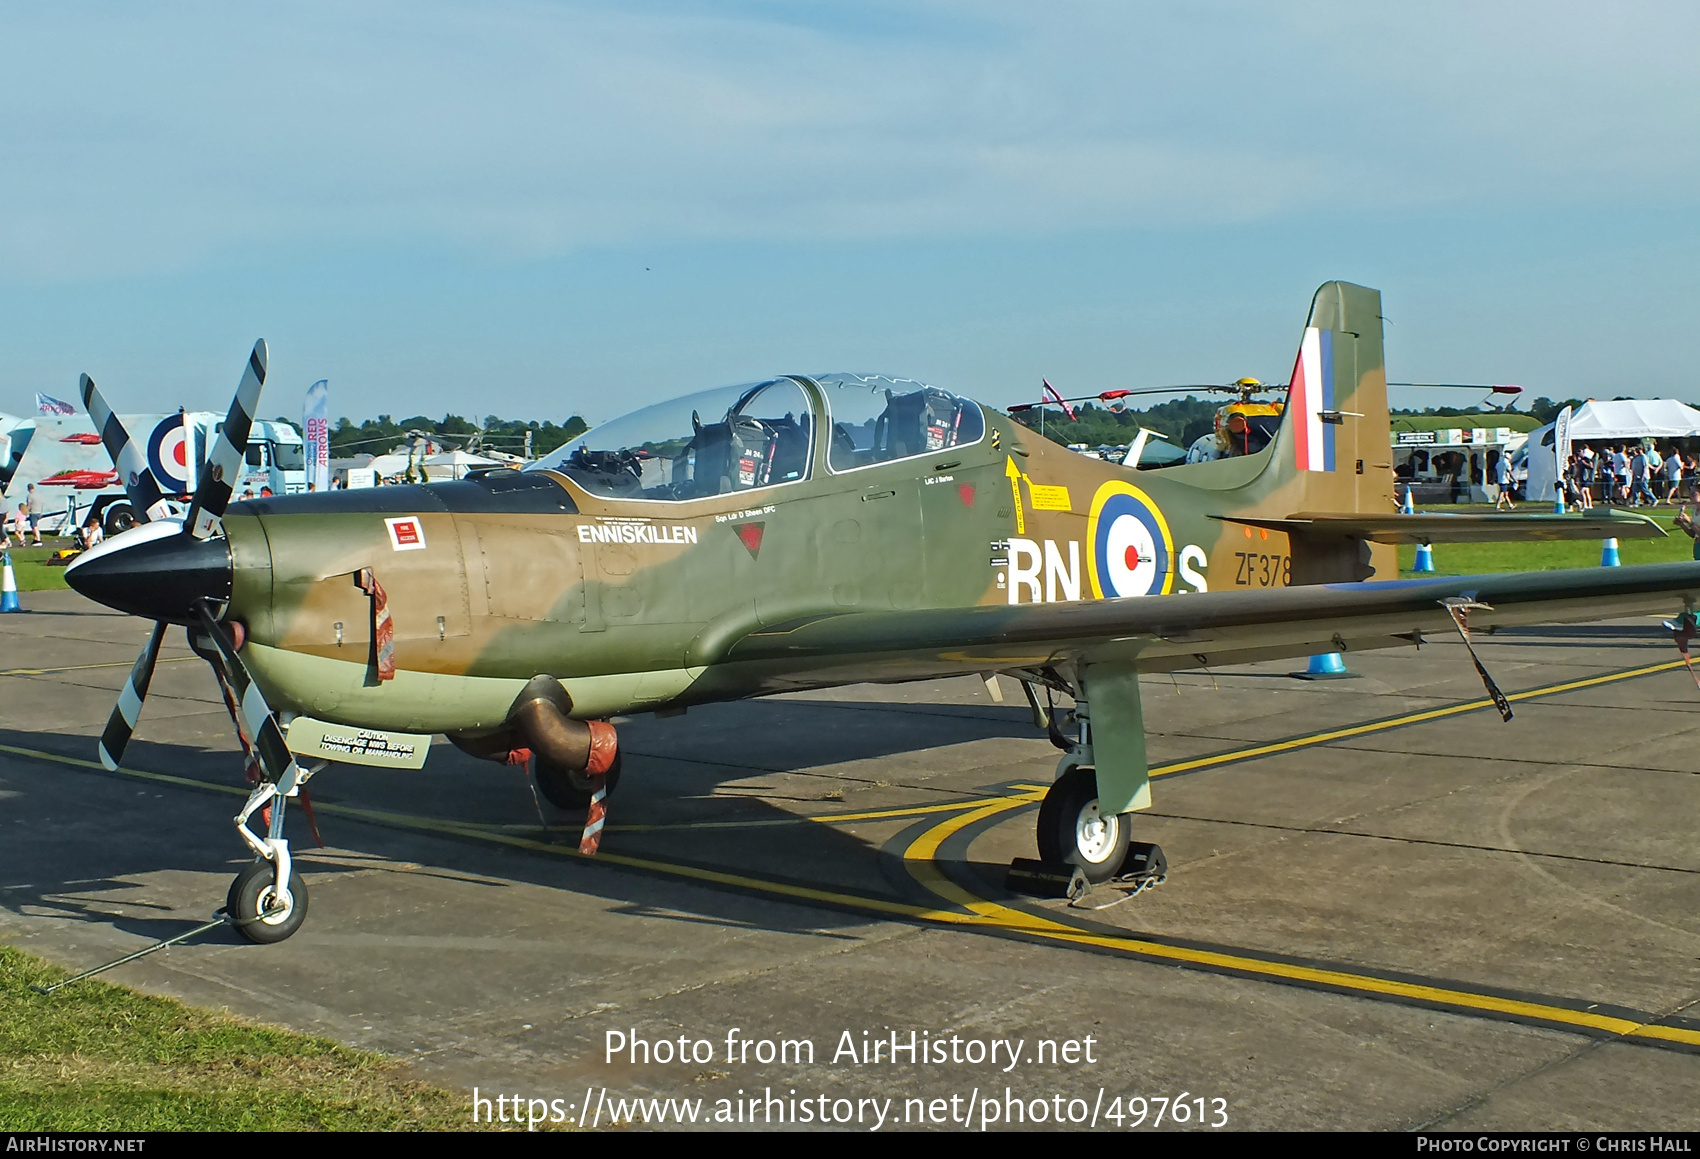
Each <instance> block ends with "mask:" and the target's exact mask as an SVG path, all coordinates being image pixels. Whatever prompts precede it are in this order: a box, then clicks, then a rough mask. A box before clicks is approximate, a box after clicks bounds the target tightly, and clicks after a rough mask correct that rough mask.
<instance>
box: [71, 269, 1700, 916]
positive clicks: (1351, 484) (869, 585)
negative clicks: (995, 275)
mask: <svg viewBox="0 0 1700 1159" xmlns="http://www.w3.org/2000/svg"><path fill="white" fill-rule="evenodd" d="M1381 331H1382V327H1381V296H1380V294H1379V293H1378V292H1377V291H1375V290H1370V289H1365V288H1363V287H1361V286H1354V285H1350V284H1347V283H1344V282H1330V283H1328V284H1327V285H1324V286H1323V287H1322V288H1321V289H1319V290H1318V291H1317V292H1316V296H1315V298H1314V299H1313V300H1312V302H1311V309H1310V316H1309V318H1308V319H1307V321H1306V324H1305V328H1304V332H1303V336H1302V338H1301V340H1300V344H1299V354H1298V358H1297V361H1296V362H1295V364H1294V367H1293V373H1292V379H1291V382H1290V383H1289V384H1288V385H1287V387H1286V390H1287V398H1286V404H1285V406H1284V408H1281V410H1280V411H1279V414H1278V415H1275V416H1274V417H1272V418H1269V419H1268V421H1267V422H1266V423H1265V424H1264V427H1263V429H1262V437H1261V438H1259V439H1256V440H1253V439H1251V438H1246V439H1244V440H1241V441H1240V443H1239V444H1237V445H1234V446H1233V447H1231V448H1230V449H1231V450H1233V451H1237V452H1238V453H1230V454H1228V455H1226V456H1225V457H1222V458H1218V459H1216V460H1214V461H1209V462H1196V463H1188V464H1184V465H1179V466H1175V467H1171V468H1167V469H1163V470H1144V471H1141V470H1137V469H1132V468H1129V467H1125V466H1121V465H1117V464H1114V463H1108V462H1103V461H1101V460H1097V459H1093V458H1088V457H1086V456H1083V455H1079V454H1075V453H1073V452H1071V451H1068V450H1066V449H1064V448H1063V447H1061V446H1058V445H1057V444H1055V443H1052V442H1050V441H1048V440H1046V439H1044V438H1043V437H1041V436H1039V435H1037V434H1035V433H1034V432H1033V431H1031V430H1029V429H1027V428H1026V427H1024V426H1022V425H1020V424H1018V423H1016V422H1014V421H1013V420H1011V419H1010V418H1009V417H1008V416H1007V415H1005V414H1001V413H999V412H997V411H994V410H991V409H989V408H987V407H984V406H981V405H980V404H978V403H975V402H973V401H971V400H969V399H967V398H964V397H961V396H959V395H955V394H952V393H950V392H948V391H945V390H940V389H937V388H935V387H931V386H926V385H924V384H922V383H919V382H914V381H910V380H905V379H893V378H884V377H877V376H863V375H848V374H827V375H786V376H782V377H778V378H774V379H771V380H769V381H766V382H759V383H755V384H751V385H746V386H736V387H727V388H724V389H721V390H712V391H705V392H703V393H701V394H695V395H691V396H689V397H686V398H681V399H677V400H674V401H671V402H665V403H659V404H657V405H654V406H650V407H646V408H644V409H642V410H639V411H636V412H635V413H632V414H630V415H627V416H626V417H624V418H620V419H616V420H614V421H612V422H609V423H606V424H604V425H603V426H601V427H598V428H596V429H595V430H593V431H591V432H589V433H587V434H585V435H583V436H581V437H579V438H577V439H574V440H573V441H572V442H570V443H569V444H568V445H566V446H565V447H562V448H561V449H560V450H559V451H557V452H555V453H553V454H551V455H550V456H548V457H546V458H545V459H543V460H541V461H540V462H537V463H535V464H532V465H531V466H529V467H527V468H526V469H525V470H524V471H513V470H506V469H499V470H490V471H484V472H481V473H479V474H476V475H473V476H470V477H468V478H467V479H465V480H463V481H458V482H452V483H429V484H425V485H422V486H402V487H378V488H374V489H370V490H356V491H332V492H328V493H321V494H305V495H289V496H278V497H273V498H264V499H260V500H257V501H250V502H240V503H234V504H233V503H231V502H230V497H231V487H230V484H229V482H228V480H231V479H234V478H235V477H236V471H237V467H238V464H239V460H240V459H241V457H242V454H243V451H244V448H245V446H246V442H247V433H248V430H249V425H250V421H251V419H252V416H253V415H254V413H255V408H256V405H257V402H258V398H259V393H260V388H261V385H262V384H263V382H264V380H265V374H266V348H265V344H264V343H263V342H262V343H260V344H257V345H256V346H255V347H254V351H253V354H252V355H251V357H250V358H249V362H248V367H247V371H246V373H245V374H244V376H243V379H242V382H241V384H240V386H239V388H238V390H237V395H236V399H235V401H234V403H233V404H232V406H231V409H230V413H229V417H228V418H227V419H226V421H225V424H224V426H223V428H222V435H221V437H220V439H219V440H218V443H217V445H216V446H215V448H214V450H213V452H212V454H211V456H210V458H209V463H208V467H207V469H206V470H205V471H204V472H202V473H201V478H200V483H199V486H198V488H197V490H196V493H195V495H194V496H193V499H192V502H191V503H190V506H189V510H188V514H187V516H186V517H183V518H177V517H174V516H172V515H171V514H170V513H169V510H168V508H166V507H165V506H164V505H163V504H160V503H155V504H154V505H153V508H154V509H153V511H152V512H150V521H149V522H146V523H144V524H142V525H140V526H138V527H136V528H134V529H133V530H130V531H127V532H125V533H123V534H122V535H118V536H116V537H114V538H112V539H110V540H108V541H107V542H105V543H104V544H102V545H100V546H99V547H97V548H95V549H94V550H92V551H90V552H88V553H87V554H85V555H83V556H82V557H80V558H79V559H78V560H76V562H75V563H73V564H72V566H71V567H70V568H69V569H68V571H67V574H66V578H67V580H68V581H69V582H70V584H71V586H72V587H73V588H75V589H76V590H77V591H79V592H81V593H83V594H84V595H86V596H88V597H90V598H91V599H94V600H98V601H99V602H101V603H103V604H106V605H108V606H109V607H112V608H116V609H119V610H121V611H124V612H128V613H131V614H133V615H137V616H142V617H145V618H147V619H151V620H154V621H155V622H156V626H155V628H154V632H153V635H152V637H151V638H150V639H149V641H148V644H147V646H146V647H145V648H144V649H143V651H142V654H141V656H140V657H139V658H138V660H137V661H136V666H135V669H134V670H133V671H132V673H131V675H130V680H129V683H128V684H127V686H126V687H125V689H124V692H123V695H122V697H121V698H120V700H119V703H118V707H117V709H116V711H115V712H114V714H113V716H112V719H111V721H110V722H109V724H108V725H107V728H106V731H105V733H104V734H103V736H102V738H101V742H100V757H101V760H102V762H103V763H104V764H106V766H107V767H109V768H116V767H117V764H118V762H119V761H120V760H122V759H123V755H124V748H125V744H126V743H127V742H128V740H129V738H130V734H131V732H132V730H133V729H134V727H135V724H136V719H137V715H138V714H139V712H140V710H141V703H142V700H143V698H144V697H145V696H146V694H147V688H148V682H149V679H150V678H151V676H152V672H153V665H154V660H155V657H156V656H157V654H158V650H159V645H160V639H161V636H162V635H163V633H164V632H165V629H166V626H167V625H168V624H181V625H185V626H186V627H187V628H188V633H189V641H190V645H191V647H192V648H194V650H195V651H196V652H197V653H199V654H200V655H201V656H203V657H205V658H206V659H207V660H208V661H209V662H210V663H211V664H212V667H213V670H214V672H215V673H216V674H217V676H218V679H219V681H220V683H221V685H222V687H223V688H224V691H225V699H226V704H227V707H228V708H229V709H230V712H231V717H232V719H233V720H234V722H235V724H236V728H237V732H238V734H239V736H240V737H241V739H242V743H243V747H244V750H245V751H246V752H247V753H248V754H249V765H250V770H251V776H252V777H253V778H254V780H255V788H254V791H253V793H252V795H251V796H250V797H249V799H248V802H247V804H246V806H245V807H244V808H243V810H242V812H241V814H240V815H239V816H238V817H237V819H236V820H237V829H238V832H239V833H240V834H241V837H242V839H243V840H244V841H245V842H246V843H247V844H248V846H249V847H250V848H251V849H252V850H253V852H254V854H255V856H256V860H255V862H254V864H253V865H252V866H250V867H248V868H247V869H245V870H244V871H243V873H242V874H240V875H239V876H238V877H237V879H236V881H235V882H234V883H233V884H232V886H231V891H230V904H229V913H230V914H231V916H232V917H233V918H235V919H236V920H237V922H238V925H239V927H240V928H241V929H242V931H243V933H244V934H246V935H247V936H248V937H249V938H252V939H253V940H256V941H278V940H281V939H282V938H285V937H288V936H289V935H290V934H291V933H293V932H294V930H295V929H297V928H298V927H299V926H300V924H301V921H302V919H303V918H304V917H305V914H306V908H307V894H306V889H305V887H304V885H303V884H302V881H301V878H300V876H299V875H298V874H297V873H295V872H294V871H293V870H292V868H291V864H290V854H289V844H288V842H287V840H285V839H284V837H283V809H284V805H285V803H286V801H287V800H288V798H290V797H295V796H298V795H299V794H300V792H301V789H302V786H303V785H304V784H305V782H306V781H307V779H308V777H310V776H311V775H312V774H313V773H315V772H317V771H318V770H319V769H321V768H323V767H324V766H325V764H326V763H328V762H331V761H343V762H352V763H357V764H365V765H375V766H380V767H391V768H397V769H404V768H418V767H419V766H420V765H421V764H422V763H423V761H424V759H425V756H426V754H427V751H428V748H429V744H430V736H431V734H434V733H445V734H447V736H448V738H449V739H450V740H451V741H452V742H453V743H454V744H456V745H457V746H459V747H460V748H461V749H463V750H465V751H466V752H468V753H471V754H474V755H475V756H479V757H484V758H488V759H491V760H495V761H503V762H508V763H521V762H527V761H529V762H531V763H532V767H533V770H534V773H535V776H536V780H537V784H538V786H539V788H540V789H541V790H542V791H543V792H544V793H545V794H546V795H547V796H548V797H549V798H550V799H551V800H552V801H554V802H555V803H556V804H558V805H561V806H563V807H573V806H578V807H584V806H589V809H590V824H589V825H587V830H586V837H585V844H584V846H583V848H584V849H585V851H587V852H594V850H595V847H596V842H597V840H598V839H599V836H600V835H599V833H598V832H597V830H598V829H599V828H600V818H601V808H602V797H603V795H604V793H605V792H607V791H608V790H609V789H611V788H612V787H613V785H614V782H615V779H616V778H617V776H618V774H619V769H620V762H619V745H618V738H617V736H616V733H615V730H614V727H613V726H612V725H611V724H609V723H607V721H608V718H610V717H613V716H616V715H619V714H625V713H634V712H643V711H667V710H679V709H683V708H685V707H687V706H689V705H692V704H698V703H703V702H708V701H720V700H730V699H736V698H740V697H750V696H760V695H763V694H766V693H773V692H782V691H788V690H796V689H809V688H822V687H827V686H831V685H839V684H847V683H852V682H857V681H904V680H919V679H926V678H933V677H942V676H951V675H957V674H979V675H982V676H987V677H989V676H990V675H991V674H992V673H1003V674H1005V675H1008V676H1011V677H1014V678H1015V679H1017V680H1020V681H1022V682H1023V685H1024V687H1025V688H1026V690H1027V696H1028V699H1029V701H1030V703H1031V704H1032V705H1033V707H1034V712H1035V718H1036V721H1037V722H1038V723H1039V724H1040V726H1041V727H1044V728H1046V729H1047V730H1048V731H1049V733H1050V735H1051V738H1052V740H1053V741H1055V742H1056V743H1057V744H1058V746H1059V747H1061V748H1062V749H1063V750H1064V755H1063V757H1062V759H1061V761H1060V763H1059V765H1058V767H1057V777H1056V783H1055V784H1054V785H1053V786H1052V787H1051V789H1050V791H1049V793H1048V795H1047V796H1046V798H1045V801H1044V805H1043V807H1042V808H1041V810H1040V812H1039V821H1038V829H1039V832H1038V845H1039V853H1040V856H1041V858H1043V859H1044V860H1046V861H1048V862H1060V863H1072V865H1073V866H1077V867H1079V868H1080V869H1081V870H1082V871H1083V872H1084V874H1085V875H1086V877H1087V878H1089V879H1090V880H1093V881H1104V880H1108V879H1110V878H1113V877H1115V876H1116V875H1117V874H1119V873H1122V872H1123V870H1124V861H1127V860H1128V859H1129V858H1128V849H1129V839H1130V831H1131V829H1132V822H1133V815H1134V814H1135V813H1136V812H1137V811H1138V810H1140V809H1144V808H1147V807H1148V806H1149V805H1150V802H1151V791H1150V787H1149V784H1148V777H1147V767H1146V756H1145V728H1144V720H1143V717H1142V711H1141V706H1140V689H1139V677H1140V675H1141V674H1142V673H1149V672H1166V671H1170V670H1173V669H1181V668H1196V667H1201V666H1206V665H1221V664H1233V663H1240V662H1244V661H1252V660H1263V659H1271V658H1276V657H1287V656H1308V655H1314V654H1318V653H1325V652H1341V651H1349V650H1355V649H1361V648H1382V647H1390V646H1396V645H1411V644H1420V643H1421V642H1422V640H1423V637H1424V633H1431V632H1436V631H1439V632H1454V631H1456V632H1459V633H1461V634H1462V635H1463V636H1464V639H1465V641H1466V643H1468V641H1469V631H1470V629H1471V628H1472V627H1494V626H1498V625H1505V624H1521V623H1530V622H1537V621H1544V622H1551V621H1566V620H1593V619H1604V618H1609V617H1614V616H1623V615H1629V614H1636V613H1647V612H1672V611H1676V610H1678V607H1679V605H1680V608H1681V609H1682V611H1683V616H1684V618H1683V620H1682V624H1683V625H1684V626H1685V627H1686V626H1691V625H1692V619H1691V616H1690V613H1689V610H1690V609H1693V608H1694V606H1695V604H1696V601H1697V600H1700V563H1669V564H1658V565H1651V566H1643V567H1625V568H1609V569H1608V568H1586V569H1579V570H1570V571H1542V572H1524V573H1514V574H1503V575H1483V576H1468V577H1460V578H1441V579H1426V578H1425V579H1416V580H1401V579H1400V578H1399V572H1398V565H1397V563H1396V549H1395V545H1396V544H1399V543H1412V542H1418V543H1432V542H1446V541H1462V540H1485V539H1525V538H1536V539H1540V538H1600V537H1609V536H1616V537H1620V538H1621V537H1628V536H1657V535H1662V534H1663V532H1662V531H1661V530H1660V529H1659V528H1658V526H1657V525H1656V524H1654V523H1653V522H1652V521H1651V520H1647V519H1644V518H1641V517H1638V516H1633V515H1628V514H1625V513H1615V512H1607V513H1604V514H1595V515H1593V516H1586V517H1585V516H1557V515H1524V514H1516V515H1403V514H1400V513H1399V512H1398V511H1397V508H1396V505H1395V501H1394V481H1393V470H1392V462H1391V458H1392V456H1391V451H1390V447H1389V442H1390V439H1389V433H1388V432H1389V427H1388V413H1387V379H1386V374H1385V370H1384V367H1383V363H1382V332H1381ZM83 397H84V402H85V403H86V404H87V405H88V406H89V409H90V413H91V414H101V415H105V416H107V417H106V419H105V421H104V422H103V424H102V426H103V436H104V441H105V442H106V445H107V448H108V450H109V451H110V452H111V453H112V456H113V459H114V462H116V463H118V464H120V471H121V473H123V474H124V477H125V480H126V483H127V485H128V486H129V488H130V489H131V490H132V492H134V493H135V495H139V496H141V497H142V498H147V497H149V496H154V497H157V496H159V495H161V494H163V489H162V488H160V487H159V486H158V482H157V481H156V480H152V479H150V478H148V477H147V467H146V465H145V463H142V464H141V465H140V468H139V470H138V469H137V464H138V462H139V460H138V458H137V456H135V455H134V454H132V453H131V448H130V447H129V445H128V436H127V435H126V433H125V432H124V430H123V428H122V425H121V424H119V423H118V422H117V420H116V419H115V418H112V417H111V410H110V408H108V407H107V406H106V404H105V403H104V402H103V401H102V400H101V399H100V396H99V394H98V392H97V391H96V390H95V387H94V383H93V382H91V381H90V380H89V379H88V378H87V377H86V376H85V377H84V379H83ZM1270 409H1271V412H1272V414H1273V408H1270ZM133 497H134V496H133ZM146 506H147V504H145V503H143V502H137V503H136V507H137V509H138V510H142V509H144V508H145V507H146ZM1679 639H1681V640H1684V641H1685V639H1686V638H1685V637H1682V636H1681V633H1680V631H1679ZM1477 668H1478V670H1480V671H1481V674H1482V677H1483V680H1484V682H1485V683H1486V684H1487V685H1488V688H1489V691H1490V692H1491V693H1493V694H1494V697H1495V700H1496V702H1498V703H1499V705H1500V709H1501V712H1502V713H1503V714H1504V715H1505V716H1506V718H1507V719H1509V718H1510V706H1509V704H1508V703H1507V702H1506V701H1505V699H1504V698H1503V697H1502V696H1500V695H1499V694H1498V690H1497V688H1495V687H1494V686H1493V684H1492V681H1491V679H1489V678H1488V676H1487V673H1486V671H1485V670H1481V668H1480V664H1479V663H1478V664H1477ZM994 687H995V685H994ZM1053 693H1063V694H1066V695H1067V696H1070V697H1072V698H1073V700H1074V702H1075V708H1074V712H1073V722H1074V724H1075V725H1077V727H1078V734H1077V735H1075V736H1066V735H1064V733H1063V730H1062V728H1061V727H1059V723H1058V722H1057V721H1056V720H1055V719H1053V717H1052V716H1051V714H1049V713H1048V712H1047V711H1046V709H1045V707H1044V705H1043V704H1042V703H1041V698H1043V700H1044V701H1045V702H1046V703H1048V702H1049V701H1050V699H1051V695H1052V694H1053ZM298 757H299V758H300V759H301V762H302V763H299V764H298V763H297V758H298ZM256 813H260V814H261V816H262V817H264V818H266V823H267V824H268V825H269V830H268V831H267V833H266V835H265V836H263V837H262V836H259V835H256V833H255V832H254V831H253V830H252V829H250V828H249V820H250V818H251V817H252V816H253V815H254V814H256Z"/></svg>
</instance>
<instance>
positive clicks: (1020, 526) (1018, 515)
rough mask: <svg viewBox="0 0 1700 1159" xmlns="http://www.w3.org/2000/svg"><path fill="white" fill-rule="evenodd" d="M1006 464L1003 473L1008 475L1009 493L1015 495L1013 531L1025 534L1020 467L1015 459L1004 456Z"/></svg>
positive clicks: (1025, 524) (1025, 518) (1025, 520)
mask: <svg viewBox="0 0 1700 1159" xmlns="http://www.w3.org/2000/svg"><path fill="white" fill-rule="evenodd" d="M1004 463H1005V464H1006V466H1005V467H1004V469H1003V473H1004V474H1005V475H1008V476H1009V493H1010V494H1011V495H1013V496H1014V497H1015V533H1016V534H1017V535H1026V534H1027V514H1026V512H1024V511H1023V510H1022V509H1021V468H1020V467H1017V466H1016V465H1015V459H1014V458H1013V457H1011V456H1009V455H1005V456H1004Z"/></svg>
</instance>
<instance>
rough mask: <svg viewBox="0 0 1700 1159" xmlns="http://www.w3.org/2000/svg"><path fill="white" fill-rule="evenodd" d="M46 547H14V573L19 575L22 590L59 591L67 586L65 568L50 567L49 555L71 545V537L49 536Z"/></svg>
mask: <svg viewBox="0 0 1700 1159" xmlns="http://www.w3.org/2000/svg"><path fill="white" fill-rule="evenodd" d="M43 542H44V543H45V544H47V546H45V547H14V548H12V549H11V555H12V573H13V574H14V575H15V576H17V579H18V590H19V591H20V592H45V591H58V590H62V589H63V588H65V587H66V586H67V585H66V583H65V569H64V568H62V567H48V566H47V557H48V556H50V555H52V554H53V553H54V552H55V551H58V550H59V549H60V548H61V547H70V546H71V541H70V540H69V539H57V538H52V537H50V538H48V539H46V540H44V541H43Z"/></svg>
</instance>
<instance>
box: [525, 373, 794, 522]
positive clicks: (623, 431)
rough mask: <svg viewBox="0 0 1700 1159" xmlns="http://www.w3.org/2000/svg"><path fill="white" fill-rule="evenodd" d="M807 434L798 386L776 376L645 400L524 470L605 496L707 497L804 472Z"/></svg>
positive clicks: (775, 482) (774, 482)
mask: <svg viewBox="0 0 1700 1159" xmlns="http://www.w3.org/2000/svg"><path fill="white" fill-rule="evenodd" d="M813 433H814V419H813V415H812V413H811V412H810V409H809V399H808V396H807V395H806V394H804V393H803V388H802V387H801V386H799V385H798V384H797V383H796V382H795V381H793V380H792V379H789V378H777V379H771V380H769V381H767V382H758V383H752V384H746V385H743V386H727V387H721V388H719V389H717V390H707V391H702V392H701V393H699V394H692V395H686V396H685V397H684V398H676V399H670V400H668V401H667V402H660V403H656V404H655V405H653V406H647V407H644V408H643V409H642V410H638V411H633V412H632V413H631V414H628V415H625V416H623V417H621V418H617V419H612V420H610V421H609V422H606V423H603V424H602V425H601V426H599V427H597V428H596V429H594V430H591V431H587V432H585V433H584V434H583V435H580V436H579V437H578V438H576V439H573V440H571V441H570V442H568V443H567V444H566V445H565V446H563V447H561V448H559V449H558V450H556V451H554V452H552V453H550V454H548V455H545V456H544V457H543V458H541V459H539V460H538V461H537V462H535V463H532V464H531V465H529V466H528V467H527V468H526V469H527V470H539V469H544V468H547V469H549V470H554V471H559V472H561V473H562V474H564V475H566V476H567V477H568V478H570V479H572V480H573V481H574V482H575V483H577V484H578V485H579V486H581V487H583V488H584V489H585V490H586V491H589V492H590V493H591V494H593V495H602V496H606V497H607V498H610V499H650V500H663V501H668V500H671V501H675V502H677V501H683V500H689V499H703V498H708V497H711V496H715V495H726V494H731V493H733V492H738V491H751V490H755V489H757V488H761V487H772V486H776V485H778V484H781V483H794V482H796V481H798V480H800V479H806V478H807V477H808V474H809V456H810V448H811V446H812V445H813Z"/></svg>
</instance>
